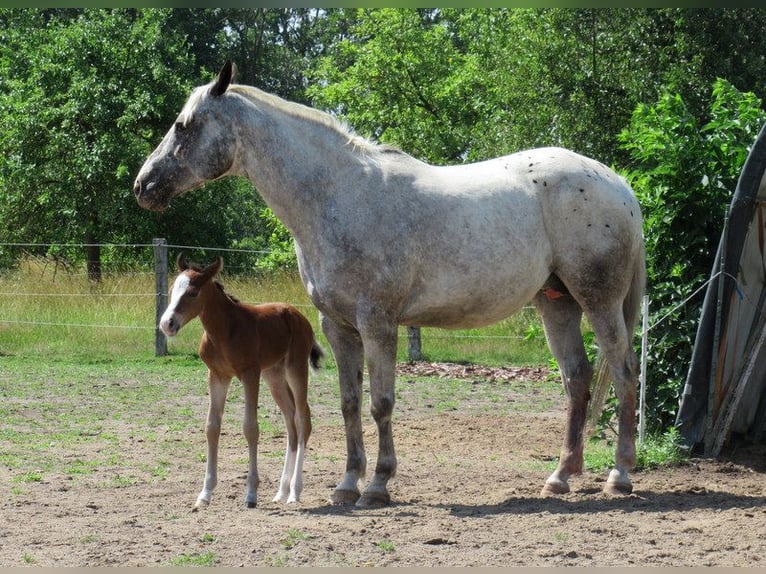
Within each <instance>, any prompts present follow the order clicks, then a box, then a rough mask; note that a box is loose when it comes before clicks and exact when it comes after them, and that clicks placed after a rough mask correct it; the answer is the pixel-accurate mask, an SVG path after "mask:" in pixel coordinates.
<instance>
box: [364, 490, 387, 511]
mask: <svg viewBox="0 0 766 574" xmlns="http://www.w3.org/2000/svg"><path fill="white" fill-rule="evenodd" d="M389 504H391V496H390V495H389V494H388V492H387V491H385V490H384V491H382V492H370V491H369V490H368V491H366V492H365V493H364V494H363V495H362V496H361V497H360V498H359V500H357V501H356V505H357V506H358V507H359V508H382V507H384V506H388V505H389Z"/></svg>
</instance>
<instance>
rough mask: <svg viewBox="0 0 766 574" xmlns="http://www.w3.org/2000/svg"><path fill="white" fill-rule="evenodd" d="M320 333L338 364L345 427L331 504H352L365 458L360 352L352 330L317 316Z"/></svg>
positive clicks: (361, 475) (324, 317)
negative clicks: (342, 462)
mask: <svg viewBox="0 0 766 574" xmlns="http://www.w3.org/2000/svg"><path fill="white" fill-rule="evenodd" d="M320 321H321V325H322V331H323V332H324V334H325V336H326V337H327V341H328V342H329V343H330V347H331V348H332V351H333V355H334V356H335V361H336V362H337V364H338V377H339V380H340V395H341V397H340V399H341V411H342V413H343V421H344V423H345V427H346V429H345V430H346V473H345V474H344V475H343V480H341V482H340V483H339V484H338V486H336V487H335V490H334V491H333V493H332V502H333V504H355V503H356V501H357V500H358V499H359V497H360V496H361V493H360V491H359V480H360V479H362V478H364V475H365V472H366V469H367V457H366V455H365V452H364V442H363V439H362V372H363V367H364V349H363V346H362V339H361V338H360V336H359V333H357V332H356V331H355V330H352V329H350V328H348V327H344V326H343V325H340V324H338V323H336V322H335V321H333V320H332V319H330V318H329V317H327V316H325V315H321V314H320Z"/></svg>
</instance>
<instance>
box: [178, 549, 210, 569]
mask: <svg viewBox="0 0 766 574" xmlns="http://www.w3.org/2000/svg"><path fill="white" fill-rule="evenodd" d="M216 559H217V558H216V555H215V554H214V553H213V552H210V551H208V552H203V553H201V554H199V553H195V554H181V555H179V556H175V557H173V558H171V559H170V564H171V566H215V561H216Z"/></svg>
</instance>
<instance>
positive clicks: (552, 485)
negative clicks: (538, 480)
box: [540, 480, 569, 496]
mask: <svg viewBox="0 0 766 574" xmlns="http://www.w3.org/2000/svg"><path fill="white" fill-rule="evenodd" d="M568 492H569V483H568V482H565V481H563V480H547V481H546V482H545V485H544V486H543V489H542V490H541V491H540V496H559V495H561V494H566V493H568Z"/></svg>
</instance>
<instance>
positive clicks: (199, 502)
mask: <svg viewBox="0 0 766 574" xmlns="http://www.w3.org/2000/svg"><path fill="white" fill-rule="evenodd" d="M209 505H210V501H209V500H205V499H204V498H198V499H197V502H195V503H194V508H192V512H199V511H200V510H202V509H203V508H207V507H208V506H209Z"/></svg>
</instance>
